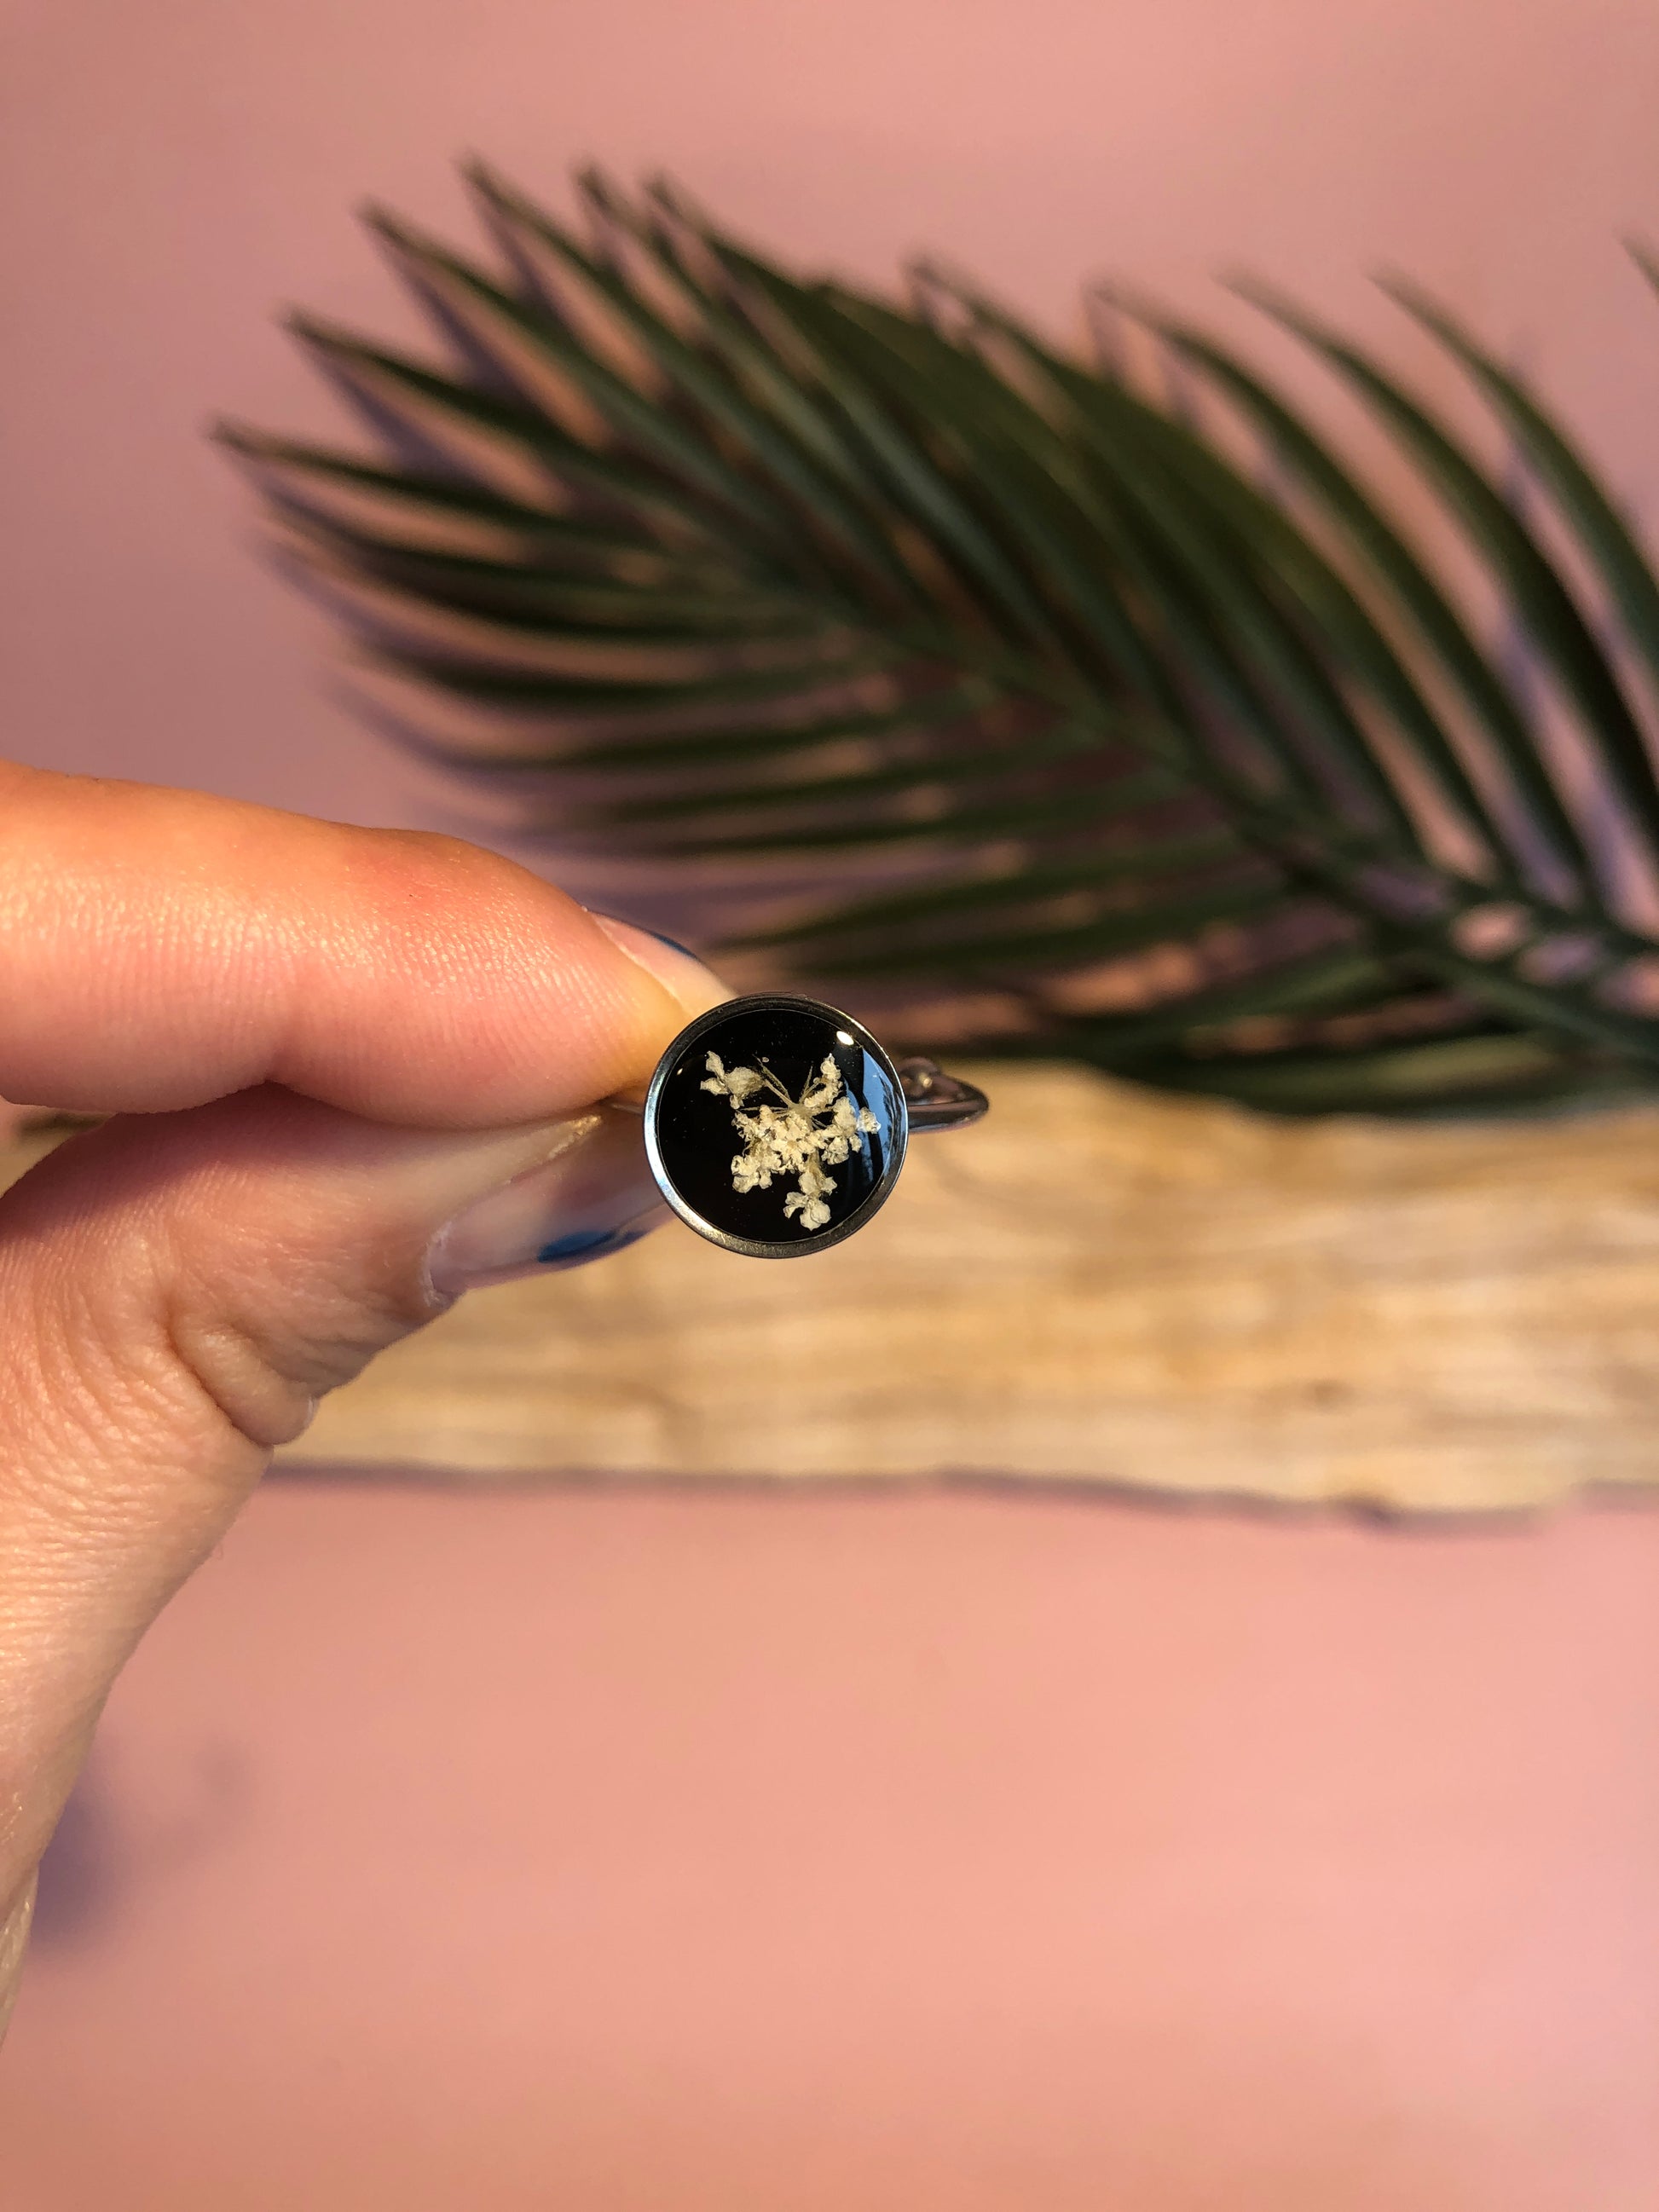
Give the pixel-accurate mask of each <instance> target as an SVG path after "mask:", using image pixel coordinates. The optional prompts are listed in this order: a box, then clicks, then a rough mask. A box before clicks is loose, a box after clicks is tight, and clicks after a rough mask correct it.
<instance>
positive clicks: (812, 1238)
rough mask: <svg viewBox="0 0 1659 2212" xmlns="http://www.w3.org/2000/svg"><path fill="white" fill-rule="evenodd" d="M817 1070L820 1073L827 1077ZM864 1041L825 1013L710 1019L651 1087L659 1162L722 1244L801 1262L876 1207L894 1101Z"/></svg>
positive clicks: (899, 1123) (900, 1108)
mask: <svg viewBox="0 0 1659 2212" xmlns="http://www.w3.org/2000/svg"><path fill="white" fill-rule="evenodd" d="M826 1063H828V1064H827V1066H826ZM904 1110H905V1109H904V1101H903V1098H902V1096H901V1095H900V1092H899V1090H898V1086H897V1085H896V1082H895V1081H894V1079H893V1077H892V1074H891V1073H890V1063H889V1062H887V1060H886V1059H885V1056H884V1054H879V1052H878V1049H877V1048H874V1047H873V1042H872V1039H871V1038H870V1037H869V1036H868V1034H867V1033H866V1031H864V1030H860V1027H859V1026H858V1024H856V1023H854V1022H849V1021H848V1020H847V1019H846V1018H844V1017H843V1016H842V1015H838V1014H836V1012H834V1011H833V1010H832V1009H830V1008H828V1007H826V1008H823V1009H822V1010H820V1009H818V1008H817V1007H814V1006H803V1005H801V1004H800V1003H799V1001H795V1002H792V1001H789V1000H758V1001H751V1002H747V1003H739V1004H738V1006H734V1007H733V1008H732V1010H731V1011H730V1012H725V1011H724V1010H721V1011H720V1014H719V1016H718V1018H715V1019H714V1021H712V1022H711V1024H710V1025H709V1026H708V1028H706V1029H701V1030H700V1033H699V1034H697V1035H696V1036H693V1037H692V1038H690V1040H689V1041H688V1042H685V1043H684V1044H683V1045H681V1046H679V1047H678V1048H677V1050H676V1054H675V1057H674V1058H673V1059H672V1060H671V1061H670V1062H669V1063H668V1064H667V1066H666V1067H665V1072H664V1073H663V1075H662V1076H661V1078H660V1079H659V1082H658V1083H657V1084H656V1085H654V1086H653V1109H652V1115H653V1150H654V1152H655V1154H656V1159H657V1164H658V1166H659V1170H660V1172H661V1173H662V1175H663V1176H665V1178H666V1180H667V1182H669V1183H670V1184H671V1186H672V1189H673V1193H674V1194H675V1195H676V1196H677V1197H678V1200H679V1201H680V1203H681V1205H682V1206H684V1208H685V1209H686V1211H687V1212H690V1213H691V1214H694V1215H696V1217H697V1218H698V1220H699V1221H700V1222H701V1223H703V1224H706V1225H707V1226H708V1228H709V1229H712V1230H714V1231H716V1232H718V1233H719V1234H720V1236H722V1237H733V1238H737V1239H738V1240H740V1241H741V1242H743V1243H749V1244H775V1245H781V1246H782V1247H784V1248H785V1249H792V1250H803V1251H804V1250H809V1249H811V1247H812V1246H813V1245H814V1244H815V1243H837V1242H839V1241H840V1237H842V1236H844V1235H845V1234H846V1233H847V1231H848V1229H849V1228H850V1227H851V1226H852V1225H853V1223H854V1218H855V1217H856V1216H857V1215H859V1214H860V1213H862V1212H864V1211H865V1210H866V1207H873V1205H874V1204H875V1203H877V1202H878V1201H879V1200H881V1199H882V1198H884V1196H885V1195H886V1193H887V1189H888V1188H889V1186H890V1182H891V1181H892V1175H893V1171H894V1170H895V1169H896V1166H897V1164H898V1163H899V1162H900V1161H901V1160H902V1157H903V1149H904V1146H903V1130H904V1119H903V1116H904Z"/></svg>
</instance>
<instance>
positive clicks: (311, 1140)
mask: <svg viewBox="0 0 1659 2212" xmlns="http://www.w3.org/2000/svg"><path fill="white" fill-rule="evenodd" d="M0 975H3V977H4V987H3V999H0V1094H3V1096H4V1097H9V1098H27V1099H32V1100H38V1101H40V1102H42V1103H47V1104H50V1105H52V1106H54V1107H58V1108H61V1109H72V1110H76V1111H79V1112H85V1113H88V1114H97V1115H113V1116H114V1118H113V1119H112V1120H111V1121H107V1122H106V1123H105V1124H104V1125H103V1126H102V1127H99V1128H97V1129H94V1130H93V1131H91V1132H89V1133H87V1134H85V1135H82V1136H79V1137H76V1138H73V1139H70V1141H69V1142H68V1143H67V1144H65V1145H64V1146H61V1147H60V1148H59V1149H58V1151H56V1152H53V1153H52V1155H51V1156H50V1157H49V1158H46V1159H45V1160H43V1161H42V1162H40V1164H39V1165H38V1166H36V1167H35V1168H33V1170H31V1171H30V1172H29V1173H28V1174H27V1175H26V1176H24V1177H23V1178H22V1180H21V1182H18V1183H16V1184H15V1185H14V1187H13V1188H11V1189H10V1190H9V1192H7V1193H6V1194H4V1196H3V1197H0V1346H3V1349H0V1362H3V1388H0V2028H3V2022H4V2019H5V2016H6V2014H7V2011H8V2010H9V1997H10V1995H11V1994H12V1993H13V1991H14V1990H15V1978H16V1972H17V1968H18V1966H19V1964H20V1962H21V1954H22V1949H23V1945H24V1942H25V1940H26V1934H27V1921H28V1914H29V1908H30V1903H31V1900H32V1898H33V1880H34V1869H35V1867H36V1864H37V1863H38V1861H39V1859H40V1853H41V1851H42V1850H43V1849H44V1847H45V1845H46V1840H47V1838H48V1837H49V1836H50V1834H51V1832H52V1827H53V1826H54V1824H55V1822H56V1820H57V1819H58V1814H59V1812H60V1811H61V1809H62V1807H63V1803H64V1799H65V1797H66V1796H67V1795H68V1793H69V1790H70V1784H72V1782H73V1780H74V1778H75V1775H76V1771H77V1770H78V1769H79V1766H80V1765H81V1762H82V1758H83V1756H84V1754H85V1752H86V1748H87V1745H88V1740H89V1738H90V1735H91V1732H92V1729H93V1726H94V1723H95V1721H96V1719H97V1716H98V1713H99V1711H100V1707H101V1705H102V1704H103V1701H104V1699H105V1697H106V1694H107V1692H108V1690H109V1686H110V1684H111V1682H112V1680H113V1679H114V1677H115V1674H116V1673H117V1671H118V1668H120V1666H121V1665H122V1663H123V1662H124V1661H125V1658H126V1657H127V1655H128V1654H129V1653H130V1652H131V1650H132V1648H133V1646H134V1644H136V1643H137V1640H138V1638H139V1637H140V1636H142V1635H143V1632H144V1630H145V1628H146V1627H147V1626H149V1622H150V1621H151V1620H153V1619H154V1618H155V1614H156V1613H157V1612H158V1611H159V1610H160V1608H161V1606H162V1605H163V1604H164V1603H165V1602H166V1601H167V1598H168V1597H169V1596H170V1595H171V1594H172V1592H173V1590H174V1589H176V1588H177V1587H178V1585H179V1583H180V1582H182V1581H183V1580H184V1578H185V1576H187V1575H188V1574H189V1573H190V1572H191V1570H192V1569H193V1568H194V1567H195V1566H196V1565H197V1564H198V1563H199V1562H200V1561H201V1560H202V1559H204V1557H205V1556H206V1554H207V1553H209V1552H210V1551H211V1549H212V1548H213V1547H214V1545H215V1544H216V1543H217V1542H218V1541H219V1540H220V1538H221V1537H222V1534H224V1531H225V1528H227V1526H228V1523H229V1522H230V1521H231V1519H232V1517H233V1516H234V1514H235V1512H236V1510H237V1508H238V1507H239V1506H240V1504H241V1503H242V1501H243V1499H244V1498H246V1496H247V1494H248V1492H249V1491H250V1489H251V1488H252V1486H253V1484H254V1482H255V1481H256V1480H258V1475H259V1474H260V1472H261V1470H262V1469H263V1468H264V1464H265V1462H266V1459H267V1457H268V1455H269V1454H270V1451H271V1449H272V1448H273V1447H274V1446H276V1444H279V1443H287V1442H288V1441H289V1439H290V1438H292V1437H296V1436H298V1435H299V1434H300V1433H301V1431H302V1430H303V1429H304V1428H305V1426H306V1424H307V1421H308V1420H309V1419H310V1417H311V1414H312V1412H313V1408H314V1407H315V1404H316V1401H317V1400H318V1398H319V1396H320V1395H321V1394H322V1393H323V1392H324V1391H325V1390H330V1389H333V1388H334V1387H335V1385H336V1384H337V1383H343V1382H345V1381H346V1380H348V1378H349V1376H353V1375H355V1374H356V1372H357V1370H359V1368H361V1367H362V1365H363V1364H364V1363H365V1362H366V1361H367V1360H368V1359H369V1358H372V1357H373V1355H374V1353H375V1352H378V1351H379V1350H380V1349H381V1348H382V1346H386V1345H387V1344H390V1343H392V1341H393V1340H395V1339H396V1338H398V1337H400V1336H402V1335H404V1334H406V1333H407V1332H408V1331H409V1330H410V1329H414V1328H420V1327H421V1326H422V1323H423V1322H428V1321H429V1320H431V1319H432V1318H433V1317H434V1316H435V1315H436V1314H438V1313H440V1312H441V1311H442V1310H444V1308H445V1307H446V1306H447V1305H448V1304H451V1303H452V1302H453V1298H454V1297H455V1296H456V1295H457V1294H458V1293H459V1291H462V1290H464V1289H466V1288H469V1287H471V1286H472V1285H475V1284H478V1283H483V1282H492V1281H496V1280H499V1279H501V1278H502V1277H503V1276H506V1275H508V1274H514V1273H523V1272H525V1271H526V1269H527V1268H530V1267H537V1266H538V1265H560V1264H570V1263H573V1262H574V1261H580V1260H582V1259H586V1258H595V1257H598V1256H599V1255H601V1254H602V1253H603V1252H605V1251H609V1250H614V1249H617V1247H618V1246H619V1245H620V1244H622V1243H629V1242H631V1241H632V1240H633V1239H634V1237H636V1236H639V1235H642V1234H644V1233H645V1231H646V1230H647V1228H649V1227H652V1226H654V1225H655V1224H656V1222H657V1221H658V1220H659V1219H660V1218H664V1217H665V1208H663V1207H662V1206H661V1205H660V1202H659V1199H658V1196H657V1192H656V1189H655V1187H654V1185H653V1183H652V1182H651V1180H650V1176H649V1174H648V1171H647V1167H646V1164H645V1156H644V1146H643V1143H642V1139H641V1122H640V1118H639V1115H638V1114H637V1113H634V1114H629V1113H628V1112H627V1111H626V1110H624V1109H619V1108H617V1107H614V1106H604V1105H601V1104H600V1103H598V1102H600V1101H604V1100H607V1099H611V1098H614V1097H617V1095H618V1094H627V1093H628V1092H629V1091H637V1089H638V1087H639V1086H640V1085H641V1084H642V1083H643V1082H644V1081H645V1079H647V1077H648V1075H649V1073H650V1072H651V1069H652V1067H653V1065H654V1064H655V1061H656V1060H657V1059H658V1057H659V1054H660V1053H661V1051H662V1049H663V1048H664V1046H665V1044H666V1043H667V1042H668V1041H669V1039H670V1038H671V1036H673V1035H674V1033H675V1032H676V1031H677V1030H678V1029H680V1028H681V1027H683V1026H684V1024H685V1023H686V1022H687V1021H688V1020H690V1018H691V1017H692V1015H694V1014H696V1013H699V1012H702V1011H703V1009H704V1008H705V1007H707V1006H712V1005H714V1004H715V1003H716V1002H717V1001H718V1000H720V998H722V997H723V996H724V995H725V993H724V992H723V990H722V989H721V987H720V985H719V984H718V983H717V982H716V981H714V978H713V977H712V976H711V975H708V971H707V970H706V969H703V968H702V967H701V966H700V965H699V964H698V963H696V961H694V960H693V959H691V958H690V956H689V955H686V954H682V953H680V952H678V951H675V950H673V949H672V948H670V947H668V946H666V945H663V944H662V943H661V942H660V941H659V940H658V939H653V938H651V937H649V936H648V935H647V934H646V933H644V932H642V931H639V930H635V929H632V928H630V927H628V926H627V925H626V924H621V923H616V922H611V921H603V920H600V919H599V918H597V917H595V916H594V915H590V914H588V913H586V912H585V911H584V910H583V909H582V908H580V907H579V906H577V905H575V904H574V902H572V901H571V900H570V899H568V898H567V897H565V896H563V894H562V893H561V892H559V891H557V890H553V889H552V888H551V887H550V885H548V884H544V883H543V882H541V881H540V880H539V879H538V878H536V877H534V876H532V875H530V874H527V873H526V872H525V871H524V870H523V869H520V868H518V867H515V866H513V865H512V863H511V862H509V861H507V860H501V859H500V858H498V857H497V856H495V854H489V853H485V852H481V851H479V850H477V848H474V847H471V846H469V845H465V844H461V843H459V842H455V841H454V840H452V839H448V838H441V837H430V836H413V835H407V834H403V833H398V832H391V831H384V830H364V829H342V828H340V827H338V826H337V825H335V824H332V823H320V822H309V821H306V820H303V819H301V817H298V816H295V815H286V814H276V813H271V812H268V811H264V809H262V808H258V807H251V806H241V805H233V804H230V803H228V802H227V801H224V800H221V799H208V798H204V797H201V796H199V795H197V794H194V793H185V792H169V791H157V790H152V789H149V788H146V787H143V786H140V785H136V784H117V783H100V782H92V781H83V780H81V779H78V778H70V777H64V776H55V775H42V774H39V773H36V772H33V771H31V770H28V769H16V768H12V767H9V766H6V765H4V764H0Z"/></svg>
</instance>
